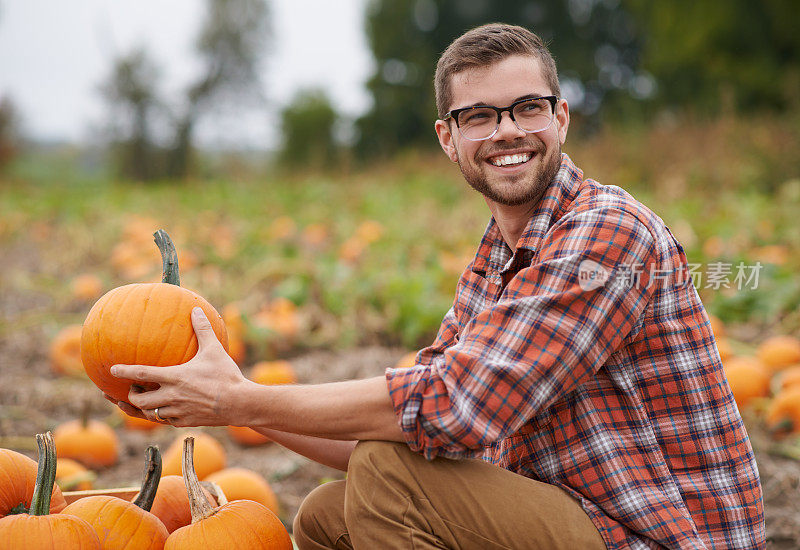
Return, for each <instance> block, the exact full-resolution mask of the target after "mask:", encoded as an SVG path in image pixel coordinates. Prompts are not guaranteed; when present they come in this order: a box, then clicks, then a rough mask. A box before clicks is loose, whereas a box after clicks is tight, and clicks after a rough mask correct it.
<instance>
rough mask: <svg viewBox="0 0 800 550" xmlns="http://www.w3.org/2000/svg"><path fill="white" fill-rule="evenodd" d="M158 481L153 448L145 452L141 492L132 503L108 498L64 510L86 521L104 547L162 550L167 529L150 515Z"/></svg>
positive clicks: (158, 462)
mask: <svg viewBox="0 0 800 550" xmlns="http://www.w3.org/2000/svg"><path fill="white" fill-rule="evenodd" d="M160 478H161V455H160V454H159V452H158V447H155V446H153V445H151V446H149V447H147V450H146V451H145V469H144V479H143V481H142V489H141V491H139V495H138V496H137V497H136V498H135V499H134V501H133V502H128V501H127V500H123V499H121V498H116V497H112V496H108V495H94V496H87V497H84V498H80V499H78V500H76V501H75V502H73V503H72V504H70V505H68V506H67V507H66V508H64V511H63V512H62V513H64V514H71V515H73V516H76V517H79V518H82V519H84V520H86V521H87V522H89V524H90V525H91V526H92V528H93V529H94V530H95V532H96V533H97V536H98V538H99V539H100V543H101V544H102V545H103V547H104V548H115V549H119V550H161V549H163V548H164V543H165V542H166V540H167V536H169V532H167V528H166V527H165V526H164V524H163V523H162V522H161V520H160V519H158V517H156V516H155V515H153V514H152V513H151V512H150V507H151V506H152V505H153V500H154V499H155V496H156V490H157V489H158V482H159V479H160Z"/></svg>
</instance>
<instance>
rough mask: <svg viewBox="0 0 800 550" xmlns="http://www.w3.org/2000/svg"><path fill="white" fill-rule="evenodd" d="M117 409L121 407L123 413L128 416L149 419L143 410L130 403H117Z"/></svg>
mask: <svg viewBox="0 0 800 550" xmlns="http://www.w3.org/2000/svg"><path fill="white" fill-rule="evenodd" d="M117 407H119V408H120V410H122V412H124V413H125V414H127V415H128V416H134V417H136V418H142V419H144V420H147V419H148V418H147V417H146V416H145V415H144V413H143V412H142V410H141V409H137V408H136V407H134V406H133V405H131V404H130V403H126V402H125V401H117Z"/></svg>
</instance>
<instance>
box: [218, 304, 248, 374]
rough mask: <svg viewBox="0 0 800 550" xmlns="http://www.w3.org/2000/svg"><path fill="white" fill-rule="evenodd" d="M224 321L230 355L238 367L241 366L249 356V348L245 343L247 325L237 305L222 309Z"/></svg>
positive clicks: (229, 305)
mask: <svg viewBox="0 0 800 550" xmlns="http://www.w3.org/2000/svg"><path fill="white" fill-rule="evenodd" d="M222 320H223V321H225V328H226V329H227V331H228V355H230V356H231V359H233V360H234V361H235V362H236V364H237V365H241V364H242V363H243V362H244V360H245V358H246V356H247V346H246V344H245V341H244V335H245V325H244V321H243V320H242V312H241V310H240V309H239V306H238V305H237V304H228V305H226V306H225V307H223V308H222Z"/></svg>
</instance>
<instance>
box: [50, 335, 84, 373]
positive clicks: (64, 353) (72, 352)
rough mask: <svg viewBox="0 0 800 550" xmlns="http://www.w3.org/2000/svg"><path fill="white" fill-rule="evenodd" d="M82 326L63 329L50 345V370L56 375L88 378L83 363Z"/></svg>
mask: <svg viewBox="0 0 800 550" xmlns="http://www.w3.org/2000/svg"><path fill="white" fill-rule="evenodd" d="M82 331H83V327H82V326H81V325H68V326H66V327H64V328H62V329H61V330H60V331H59V332H58V334H56V336H55V337H54V338H53V341H52V342H51V343H50V350H49V356H50V368H51V369H52V370H53V372H54V373H56V374H59V375H62V374H65V375H68V376H86V372H85V371H84V370H83V362H82V361H81V332H82Z"/></svg>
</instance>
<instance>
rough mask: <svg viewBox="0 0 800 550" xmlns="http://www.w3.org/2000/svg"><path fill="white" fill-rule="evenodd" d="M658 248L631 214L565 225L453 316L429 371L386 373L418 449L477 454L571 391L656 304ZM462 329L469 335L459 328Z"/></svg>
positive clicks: (596, 212) (589, 214)
mask: <svg viewBox="0 0 800 550" xmlns="http://www.w3.org/2000/svg"><path fill="white" fill-rule="evenodd" d="M656 267H657V251H656V246H655V242H654V239H653V237H652V235H651V233H650V231H649V230H648V228H647V227H646V226H645V225H644V224H643V223H642V222H641V221H639V219H638V218H637V217H636V216H634V215H633V214H631V213H629V212H627V211H623V210H620V209H616V208H595V209H590V210H587V211H584V212H581V213H576V214H574V215H570V216H565V217H564V218H563V219H562V220H560V221H559V222H558V223H557V224H556V225H555V226H554V227H553V228H552V229H551V230H550V231H549V232H548V234H547V235H546V236H545V238H544V239H543V240H542V242H541V245H540V248H539V251H538V254H536V255H535V257H534V262H533V263H532V265H530V266H528V267H524V268H523V269H521V270H520V271H519V272H518V273H517V274H516V275H515V276H514V277H513V279H511V281H510V282H509V283H508V285H507V287H506V288H505V290H504V292H503V293H502V295H501V297H500V299H499V301H498V302H497V303H496V304H493V305H492V306H490V307H487V308H485V309H483V310H482V311H480V312H479V313H477V314H476V315H475V316H474V317H472V318H471V319H469V320H466V321H465V320H464V319H461V321H462V323H463V326H460V325H459V324H458V319H457V315H456V313H455V311H456V309H457V307H458V303H459V300H461V299H465V300H467V299H469V297H468V296H466V292H467V290H466V289H465V288H461V285H459V289H458V290H457V296H456V304H455V305H454V308H451V310H450V311H448V313H447V315H446V316H445V319H444V321H443V323H442V327H441V329H440V331H439V335H438V336H437V340H436V341H435V342H434V345H433V346H431V348H426V350H423V352H422V353H421V354H420V356H419V357H420V358H421V359H422V360H423V361H422V364H418V365H417V366H415V367H412V368H408V369H394V368H390V369H387V370H386V379H387V384H388V388H389V394H390V397H391V400H392V403H393V406H394V411H395V414H396V415H397V417H398V421H399V423H400V426H401V428H402V430H403V433H404V436H405V439H406V441H407V443H408V445H409V447H410V448H411V449H412V450H414V451H416V452H420V453H422V454H423V455H424V456H425V457H427V458H433V457H436V456H444V457H449V458H465V457H473V456H475V455H476V453H477V452H480V451H482V450H483V449H485V448H486V447H488V446H490V445H491V444H493V443H494V442H496V441H498V440H500V439H502V438H504V437H505V436H507V435H508V434H511V433H514V432H515V431H517V430H519V429H520V428H521V427H522V426H523V425H524V424H525V423H526V422H528V421H529V420H531V419H532V418H534V417H535V415H536V414H537V412H538V411H540V410H543V409H544V408H546V407H548V406H549V405H550V404H552V403H553V402H555V401H556V400H557V399H559V397H561V396H564V395H566V394H568V393H570V392H571V391H573V390H574V389H575V388H576V387H577V386H578V385H580V384H581V383H582V382H584V381H586V380H587V379H588V378H589V377H591V376H593V375H594V373H595V372H596V371H597V370H598V369H599V368H600V367H601V366H602V365H603V364H604V363H605V361H606V360H607V358H608V357H609V356H610V355H611V354H612V353H614V351H615V350H616V349H618V348H619V347H620V346H621V344H622V343H623V340H624V339H625V338H626V337H627V336H628V335H629V334H630V332H631V330H632V329H633V327H634V326H635V324H636V322H637V320H638V319H639V317H640V316H641V315H642V313H643V311H644V310H645V308H646V306H647V303H648V301H649V299H650V297H651V296H652V293H653V290H654V285H653V284H651V283H652V280H651V277H650V274H651V273H653V270H654V269H655V268H656ZM459 328H460V330H459Z"/></svg>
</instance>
